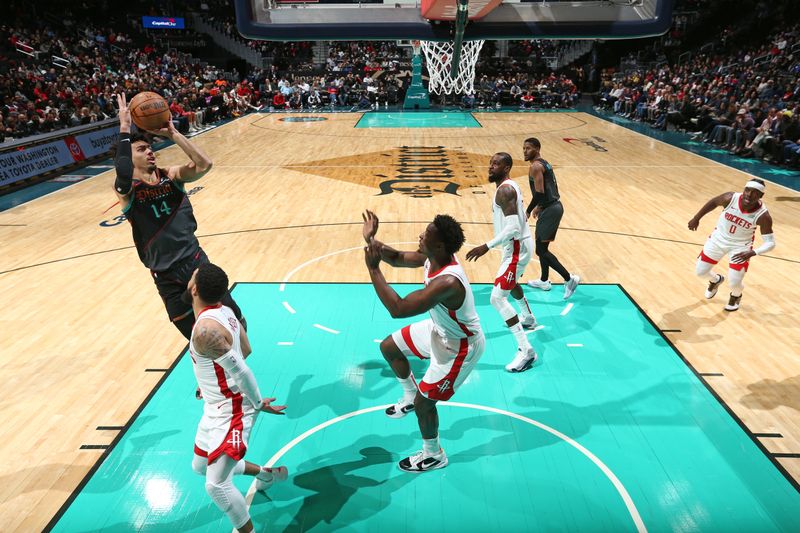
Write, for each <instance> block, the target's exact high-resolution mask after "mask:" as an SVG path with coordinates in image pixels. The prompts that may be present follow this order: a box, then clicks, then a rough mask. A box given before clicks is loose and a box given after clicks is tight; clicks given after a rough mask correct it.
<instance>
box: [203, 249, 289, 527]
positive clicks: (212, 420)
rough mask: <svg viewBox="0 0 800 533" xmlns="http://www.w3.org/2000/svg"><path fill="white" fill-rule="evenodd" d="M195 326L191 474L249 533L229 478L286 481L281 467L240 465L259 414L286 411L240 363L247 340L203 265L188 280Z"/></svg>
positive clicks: (222, 277) (220, 285) (219, 278)
mask: <svg viewBox="0 0 800 533" xmlns="http://www.w3.org/2000/svg"><path fill="white" fill-rule="evenodd" d="M188 290H189V293H190V294H191V295H192V309H193V310H194V314H195V315H196V316H197V322H196V323H195V326H194V329H193V330H192V335H191V339H190V341H189V354H190V355H191V357H192V367H193V368H194V375H195V377H196V378H197V383H198V385H199V386H200V389H201V390H202V391H203V400H204V409H203V417H202V418H201V419H200V423H199V424H198V426H197V435H196V436H195V441H194V459H193V460H192V470H194V471H195V473H197V474H200V475H202V476H205V478H206V492H208V495H209V496H211V499H212V500H214V503H215V504H216V505H217V507H219V508H220V510H221V511H222V512H223V513H225V514H226V515H227V516H228V518H229V519H230V521H231V523H232V524H233V527H235V528H236V529H237V530H238V531H239V532H240V533H249V532H250V531H253V523H252V521H251V520H250V514H249V513H248V511H247V504H246V502H245V499H244V497H243V496H242V493H241V492H239V490H238V489H237V488H236V487H235V486H234V485H233V476H235V475H246V476H255V478H256V489H257V490H260V491H265V490H266V489H268V488H269V487H270V486H272V484H273V483H275V482H277V481H284V480H286V478H287V476H288V474H289V472H288V470H287V469H286V467H285V466H279V467H275V468H268V467H266V466H263V467H262V466H260V465H257V464H255V463H250V462H248V461H245V460H244V456H245V453H246V452H247V444H248V439H249V437H250V430H251V429H252V427H253V424H254V423H255V420H256V417H257V416H258V413H259V412H265V413H269V414H273V415H283V414H284V412H283V411H284V409H286V406H285V405H272V402H273V401H274V400H275V398H263V397H262V396H261V392H260V391H259V389H258V383H257V382H256V378H255V376H254V375H253V372H252V371H251V370H250V368H249V367H248V366H247V363H246V362H245V359H246V358H247V356H248V355H250V353H251V352H252V349H251V348H250V340H249V339H248V337H247V333H246V332H245V330H244V328H243V327H242V325H241V323H240V322H239V321H238V320H237V319H236V316H235V315H234V314H233V311H232V310H231V308H229V307H226V306H224V305H222V297H223V296H224V295H225V294H227V292H228V276H227V275H226V274H225V272H224V271H223V270H222V269H221V268H219V267H218V266H216V265H213V264H211V263H204V264H202V265H200V267H198V268H197V270H196V271H195V272H194V274H193V275H192V278H191V279H190V280H189V287H188Z"/></svg>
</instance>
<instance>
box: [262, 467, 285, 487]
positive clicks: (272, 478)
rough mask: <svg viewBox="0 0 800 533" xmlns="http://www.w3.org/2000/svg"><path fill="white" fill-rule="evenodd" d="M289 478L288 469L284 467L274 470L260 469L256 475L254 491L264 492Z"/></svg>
mask: <svg viewBox="0 0 800 533" xmlns="http://www.w3.org/2000/svg"><path fill="white" fill-rule="evenodd" d="M287 477H289V469H288V468H286V467H285V466H276V467H275V468H267V467H266V466H262V467H261V472H259V473H258V474H256V490H257V491H260V492H264V491H265V490H267V489H268V488H270V487H271V486H272V485H273V484H275V483H280V482H281V481H286V478H287Z"/></svg>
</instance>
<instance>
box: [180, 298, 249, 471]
mask: <svg viewBox="0 0 800 533" xmlns="http://www.w3.org/2000/svg"><path fill="white" fill-rule="evenodd" d="M201 318H202V319H204V320H205V319H211V320H215V321H216V322H218V323H220V324H221V325H222V326H223V327H224V328H225V329H226V330H228V333H230V335H231V338H232V339H233V342H232V347H231V350H235V351H236V352H238V353H239V355H241V354H242V346H241V342H240V339H239V328H241V327H242V325H241V324H240V323H239V321H238V320H237V319H236V315H234V314H233V311H232V310H231V309H230V308H229V307H225V306H223V305H217V306H214V307H206V308H205V309H203V311H201V312H200V314H199V315H198V316H197V320H196V321H195V327H197V323H198V322H199V321H200V319H201ZM189 354H190V355H191V357H192V366H193V367H194V375H195V377H196V378H197V384H198V385H199V386H200V391H201V392H202V393H203V402H204V405H203V417H202V418H201V419H200V423H199V424H198V426H197V435H196V436H195V439H194V453H196V454H197V455H199V456H200V457H208V464H211V463H213V462H214V461H215V460H216V459H217V458H218V457H219V456H220V455H222V454H225V455H228V456H230V457H231V458H232V459H234V460H236V461H238V460H240V459H242V458H243V457H244V455H245V453H246V452H247V442H248V439H249V437H250V429H251V428H252V427H253V423H254V422H255V420H256V417H257V416H258V411H256V410H255V409H254V408H253V406H252V405H251V404H250V402H249V401H247V399H246V398H244V397H243V396H242V393H241V392H239V388H238V387H237V386H236V382H235V381H234V380H233V378H232V377H231V376H229V375H227V374H226V372H225V369H224V368H222V367H221V366H220V365H218V364H217V363H215V362H214V361H213V360H211V359H209V358H207V357H203V356H202V355H200V354H198V352H197V350H196V349H195V347H194V329H193V330H192V339H191V340H190V341H189Z"/></svg>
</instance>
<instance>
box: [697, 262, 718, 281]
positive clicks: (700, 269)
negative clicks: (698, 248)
mask: <svg viewBox="0 0 800 533" xmlns="http://www.w3.org/2000/svg"><path fill="white" fill-rule="evenodd" d="M712 268H714V265H712V264H711V263H706V262H705V261H703V260H702V259H699V258H698V259H697V265H695V268H694V273H695V274H697V275H698V276H699V277H701V278H704V277H706V276H708V273H709V272H711V269H712Z"/></svg>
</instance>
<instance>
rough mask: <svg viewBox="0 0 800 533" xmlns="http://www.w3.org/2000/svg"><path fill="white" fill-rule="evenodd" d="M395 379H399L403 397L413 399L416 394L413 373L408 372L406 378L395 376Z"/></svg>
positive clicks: (408, 399)
mask: <svg viewBox="0 0 800 533" xmlns="http://www.w3.org/2000/svg"><path fill="white" fill-rule="evenodd" d="M397 381H399V382H400V385H402V387H403V399H404V400H407V401H414V398H415V397H416V396H417V382H416V380H415V379H414V373H413V372H409V374H408V377H407V378H405V379H403V378H397Z"/></svg>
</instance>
